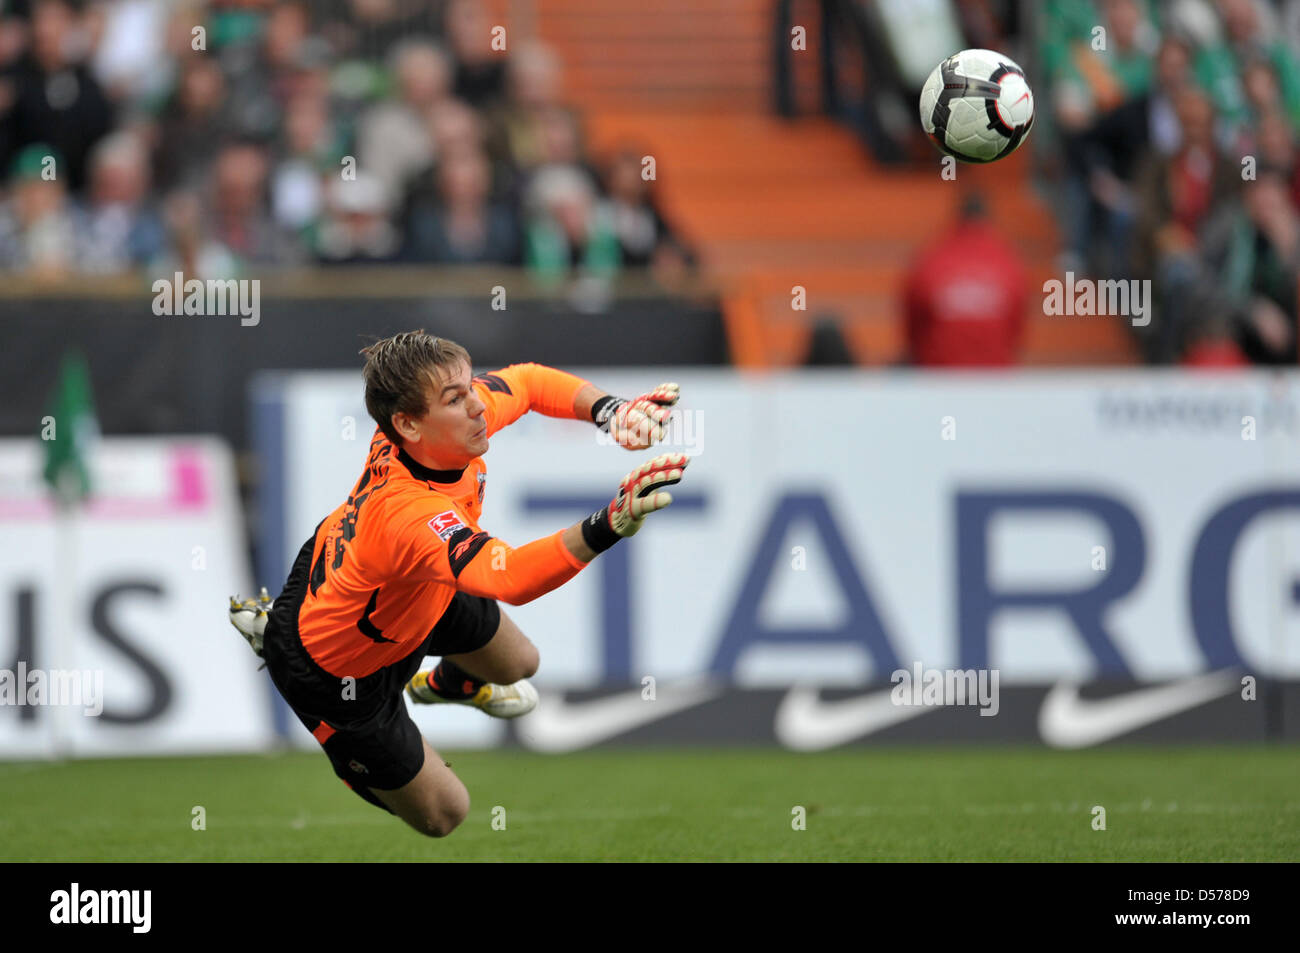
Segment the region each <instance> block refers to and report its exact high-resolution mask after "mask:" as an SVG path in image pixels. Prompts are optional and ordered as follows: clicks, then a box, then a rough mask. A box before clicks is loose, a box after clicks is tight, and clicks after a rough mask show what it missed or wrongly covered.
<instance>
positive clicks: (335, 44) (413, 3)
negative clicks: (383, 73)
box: [313, 0, 442, 60]
mask: <svg viewBox="0 0 1300 953" xmlns="http://www.w3.org/2000/svg"><path fill="white" fill-rule="evenodd" d="M313 6H314V7H315V8H317V9H318V10H319V13H318V17H319V19H320V20H321V22H322V26H321V31H320V32H321V36H322V37H323V38H324V39H325V40H326V41H327V42H328V43H329V46H330V49H331V50H332V51H333V53H334V55H335V56H336V57H340V58H353V57H357V58H367V59H380V60H381V59H383V58H384V56H385V55H386V54H387V52H388V51H389V50H390V49H391V48H392V47H393V46H395V45H396V44H398V43H400V42H401V41H402V40H405V39H407V38H408V37H412V36H437V35H438V34H439V32H440V31H441V25H442V24H441V21H442V9H441V6H440V4H438V3H435V2H431V0H315V2H314V3H313Z"/></svg>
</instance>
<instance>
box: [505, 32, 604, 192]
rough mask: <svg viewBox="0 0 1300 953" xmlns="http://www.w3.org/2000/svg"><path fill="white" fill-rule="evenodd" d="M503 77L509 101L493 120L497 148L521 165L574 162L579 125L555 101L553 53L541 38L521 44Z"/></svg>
mask: <svg viewBox="0 0 1300 953" xmlns="http://www.w3.org/2000/svg"><path fill="white" fill-rule="evenodd" d="M509 76H510V86H509V89H510V97H509V101H508V102H507V103H506V104H505V106H504V108H503V109H502V110H501V111H500V112H499V114H498V115H497V120H496V126H497V128H498V130H499V131H498V138H500V139H501V146H500V151H502V152H503V153H504V155H505V156H507V157H508V158H509V159H510V161H511V162H513V163H514V164H515V165H516V166H518V167H519V168H520V169H525V170H527V169H531V168H533V167H535V166H538V165H541V164H542V163H544V162H569V163H577V162H579V161H580V160H581V159H582V158H583V151H584V146H583V142H582V137H581V134H580V128H581V127H580V126H579V124H578V120H577V117H576V116H575V115H574V114H573V113H572V111H571V110H570V109H569V108H568V107H566V106H565V105H564V104H563V102H562V101H561V95H562V89H563V87H562V73H561V69H560V61H559V59H558V57H556V55H555V53H554V52H552V51H551V49H550V48H549V47H547V46H544V45H543V44H541V43H536V42H534V43H525V44H523V45H521V46H520V48H519V49H518V50H516V51H515V53H514V54H513V55H512V56H511V57H510V73H509Z"/></svg>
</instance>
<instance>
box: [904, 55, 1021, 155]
mask: <svg viewBox="0 0 1300 953" xmlns="http://www.w3.org/2000/svg"><path fill="white" fill-rule="evenodd" d="M1033 124H1034V94H1033V91H1032V90H1031V89H1030V88H1029V84H1028V83H1027V82H1025V72H1024V70H1022V69H1021V68H1020V67H1019V66H1017V65H1016V64H1015V63H1014V62H1013V61H1012V60H1010V59H1009V58H1007V57H1005V56H1003V55H1002V54H1001V53H995V52H994V51H993V50H962V51H961V52H960V53H955V54H953V55H952V56H950V57H948V58H947V59H946V60H944V61H943V62H942V63H940V64H939V65H938V66H936V67H935V68H934V72H932V73H931V74H930V77H929V78H928V79H927V80H926V81H925V86H923V87H922V88H921V126H922V127H923V128H924V129H925V132H926V135H928V136H929V137H930V139H931V140H933V142H934V144H935V145H936V146H938V147H939V148H940V149H941V150H942V151H944V152H946V153H947V154H948V155H950V156H953V157H954V158H957V159H960V160H962V161H963V162H992V161H994V160H995V159H1001V158H1002V157H1003V156H1008V155H1010V154H1011V153H1013V152H1015V151H1016V149H1018V148H1019V147H1020V144H1021V143H1022V142H1024V141H1025V136H1027V135H1028V134H1029V129H1030V127H1031V126H1033Z"/></svg>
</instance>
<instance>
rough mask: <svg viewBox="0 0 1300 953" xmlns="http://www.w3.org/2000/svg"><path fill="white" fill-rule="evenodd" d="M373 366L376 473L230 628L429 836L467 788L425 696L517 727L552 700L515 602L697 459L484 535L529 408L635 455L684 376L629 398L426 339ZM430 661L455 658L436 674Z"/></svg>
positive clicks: (642, 508)
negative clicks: (562, 514)
mask: <svg viewBox="0 0 1300 953" xmlns="http://www.w3.org/2000/svg"><path fill="white" fill-rule="evenodd" d="M361 353H362V354H363V355H364V356H365V359H366V363H365V368H364V371H363V376H364V379H365V400H366V409H367V410H368V411H369V413H370V415H371V416H372V417H373V418H374V419H375V423H376V424H377V426H376V429H375V434H374V437H373V438H372V440H371V442H370V452H369V456H368V458H367V460H366V465H365V470H364V471H363V472H362V474H361V476H360V478H359V479H358V480H357V482H356V485H355V486H354V487H353V489H352V492H351V494H349V496H348V498H347V500H346V501H345V502H344V503H342V504H341V505H340V506H339V507H338V508H337V509H335V510H334V512H332V513H331V514H330V515H329V516H327V517H325V519H324V520H322V521H321V522H320V524H319V525H318V526H317V527H316V531H315V532H314V533H313V534H312V537H311V538H310V539H308V540H307V541H306V542H305V543H304V544H303V546H302V548H301V550H300V551H299V553H298V556H297V558H296V559H295V560H294V563H293V568H292V569H291V570H290V572H289V578H288V580H287V581H286V582H285V584H284V588H283V589H282V590H281V592H280V594H279V595H278V596H277V597H276V598H275V599H274V600H272V599H271V598H270V597H269V595H268V594H267V592H266V590H265V589H264V590H262V595H261V598H259V599H257V600H247V601H243V602H241V601H240V600H239V599H238V598H234V599H232V600H231V606H230V620H231V622H232V623H233V624H234V625H235V627H236V628H237V629H238V630H239V631H240V632H241V633H242V634H243V635H244V637H245V638H246V639H247V640H248V641H249V644H250V645H252V647H253V650H254V651H255V652H257V654H258V655H259V656H261V657H262V658H263V659H264V660H265V661H266V668H267V671H268V673H269V674H270V676H271V680H272V681H273V682H274V683H275V687H276V689H277V690H278V691H279V692H280V694H281V695H282V696H283V697H284V700H285V701H286V702H287V703H288V705H289V707H290V708H292V709H293V711H294V713H295V714H296V715H297V717H298V718H299V720H300V721H302V723H303V724H304V725H305V726H306V728H307V730H308V731H310V732H311V733H312V735H313V736H314V737H315V738H316V740H317V741H318V742H319V743H320V745H321V747H322V748H323V749H324V752H325V754H326V756H327V757H328V758H329V760H330V763H331V764H332V765H333V768H334V773H335V774H336V775H338V777H340V778H341V779H342V780H343V782H344V783H345V784H347V785H348V787H349V788H351V789H352V790H353V791H355V792H356V793H357V794H358V795H360V796H361V797H362V798H364V799H365V800H367V801H369V802H370V803H371V804H374V805H376V806H377V807H380V808H383V809H384V810H386V811H389V812H390V813H392V814H395V815H396V816H398V817H400V818H401V819H402V820H404V821H406V823H408V824H409V825H411V826H412V827H414V828H415V829H416V830H418V831H420V832H421V833H424V834H428V835H430V836H433V837H441V836H445V835H447V834H449V833H451V831H452V830H454V829H455V828H456V826H457V825H459V824H460V823H461V822H462V821H463V820H464V819H465V817H466V815H467V814H468V812H469V793H468V792H467V791H466V789H465V785H464V784H463V783H461V780H460V779H459V778H458V777H457V776H456V775H455V774H454V773H453V772H452V770H451V768H450V766H449V765H447V764H446V763H445V762H444V761H443V760H442V758H441V757H439V756H438V754H437V752H435V751H434V750H433V749H432V748H431V747H430V746H429V743H428V742H427V741H425V740H424V738H423V737H422V736H421V735H420V732H419V730H418V729H417V728H416V726H415V723H414V722H413V721H412V720H411V717H410V715H409V713H408V712H407V708H406V705H405V704H404V703H403V700H402V693H403V691H405V693H406V694H407V696H408V697H409V698H410V699H411V700H412V701H413V702H415V703H418V704H431V705H436V704H461V705H471V706H473V707H476V708H479V709H480V710H482V711H484V712H486V713H487V714H488V715H491V716H494V717H497V718H516V717H518V716H520V715H524V714H527V713H528V712H529V711H531V710H532V709H533V708H534V707H535V706H536V704H537V690H536V689H535V688H534V687H533V686H532V684H531V683H529V681H528V678H529V676H531V675H533V674H534V673H535V672H536V671H537V666H538V652H537V647H536V646H535V645H534V644H533V643H532V642H531V641H529V639H528V638H527V637H526V636H525V635H524V634H523V632H521V631H520V630H519V627H518V626H517V625H515V623H514V622H513V621H512V620H511V619H510V617H509V616H507V615H506V613H505V612H503V611H502V610H501V607H500V606H499V604H498V603H499V602H507V603H509V604H510V605H523V604H524V603H527V602H531V601H532V600H533V599H536V598H537V597H538V596H541V595H544V594H545V593H547V592H550V591H551V590H553V589H556V588H558V587H559V586H562V585H563V584H564V583H566V582H568V581H569V580H570V579H572V578H573V577H574V576H576V575H577V574H578V573H579V572H580V571H581V570H582V569H583V568H584V567H585V566H587V565H588V564H589V563H590V562H591V561H592V560H593V559H595V558H596V556H597V555H598V554H600V553H602V552H604V551H605V550H607V549H609V548H610V547H611V546H614V545H615V544H616V543H618V542H619V541H620V540H623V539H626V538H628V537H629V536H633V535H635V534H636V533H637V532H638V531H639V530H640V529H641V525H642V523H643V522H644V520H645V518H646V517H647V516H649V515H650V514H651V513H654V512H655V511H656V510H661V509H663V508H664V507H666V506H668V505H669V504H670V503H672V496H671V495H670V494H669V493H667V492H665V490H664V488H665V487H667V486H670V485H672V484H675V483H678V482H680V480H681V478H682V474H683V472H684V471H685V469H686V466H687V463H688V462H689V458H688V457H687V456H686V455H685V454H663V455H660V456H657V457H655V458H654V459H652V460H648V461H646V462H645V463H642V464H640V465H639V466H637V467H636V468H635V469H633V470H632V471H631V472H630V473H628V474H627V475H626V476H625V477H623V479H622V480H621V481H620V482H619V483H618V485H617V487H615V489H614V492H613V495H612V498H611V499H610V502H609V504H608V505H606V506H604V507H602V508H601V509H599V510H597V511H596V512H595V513H592V514H591V516H589V517H587V518H586V519H583V520H581V521H580V522H577V523H574V524H573V525H572V526H569V527H567V528H565V529H562V530H559V531H557V532H555V533H552V534H551V535H548V536H544V537H542V538H541V539H537V540H534V541H532V542H530V543H526V544H524V545H522V546H519V547H517V548H516V547H512V546H510V545H509V544H507V543H505V542H504V541H503V540H501V539H498V538H496V537H494V536H492V535H491V534H490V533H488V532H486V531H485V530H483V529H482V528H481V527H480V526H479V523H478V520H479V516H480V514H481V513H482V509H483V497H484V492H485V488H486V478H487V464H486V463H485V462H484V461H483V454H485V453H486V452H487V450H488V439H489V438H490V437H491V436H492V435H493V434H495V433H496V432H497V431H499V430H501V429H502V428H504V427H507V426H509V425H510V424H512V423H513V422H514V421H516V420H518V419H519V418H520V417H522V416H523V415H524V414H525V413H527V412H529V411H534V412H537V413H541V414H545V415H546V416H548V417H566V418H573V419H577V420H588V421H591V423H592V424H593V425H594V426H596V427H598V428H600V429H601V430H605V431H607V432H608V433H609V435H610V437H611V439H612V442H614V443H617V444H618V445H619V446H622V447H624V448H626V449H628V450H645V449H647V448H649V447H651V446H653V445H654V444H655V443H656V442H658V441H659V440H661V439H663V436H664V433H665V428H666V425H667V422H668V420H669V418H670V416H671V414H672V408H673V405H674V404H676V403H677V400H678V388H677V385H676V384H663V385H661V386H660V387H658V388H656V389H655V390H653V391H650V392H649V393H646V394H642V395H640V396H639V397H635V398H632V399H630V400H624V399H622V398H619V397H615V396H613V395H610V394H607V393H605V392H604V391H602V390H600V389H599V388H597V387H596V386H595V385H593V384H591V383H589V382H587V381H585V380H583V379H582V378H580V377H576V376H574V375H572V374H568V373H566V372H564V371H560V370H556V369H554V368H550V367H545V366H542V365H539V364H512V365H510V366H509V367H505V368H502V369H501V370H498V371H494V372H492V373H490V374H483V375H480V376H478V377H472V376H471V375H472V370H471V367H472V364H471V361H470V356H469V353H468V352H467V351H466V350H465V349H464V348H463V347H461V346H460V345H458V344H455V343H453V342H451V341H448V340H446V339H444V338H437V337H434V336H432V335H429V334H427V333H425V332H424V331H409V332H406V333H403V334H398V335H396V336H394V337H391V338H387V339H385V340H383V341H379V342H377V343H375V344H372V345H371V346H369V347H367V348H365V349H363V350H362V352H361ZM425 656H439V657H440V659H441V660H440V661H439V663H438V664H437V666H435V667H434V668H432V669H428V670H421V663H422V662H423V660H424V658H425Z"/></svg>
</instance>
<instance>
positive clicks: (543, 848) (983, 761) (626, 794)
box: [0, 747, 1300, 861]
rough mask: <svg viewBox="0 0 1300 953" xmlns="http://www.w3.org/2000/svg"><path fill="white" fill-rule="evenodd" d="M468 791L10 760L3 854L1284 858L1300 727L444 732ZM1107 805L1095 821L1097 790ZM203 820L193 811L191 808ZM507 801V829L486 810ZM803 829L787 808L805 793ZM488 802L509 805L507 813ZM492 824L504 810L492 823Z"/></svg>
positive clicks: (1296, 793)
mask: <svg viewBox="0 0 1300 953" xmlns="http://www.w3.org/2000/svg"><path fill="white" fill-rule="evenodd" d="M444 757H445V758H446V759H447V760H449V761H450V762H451V763H452V766H453V768H454V770H455V771H456V772H457V773H458V774H459V775H460V777H461V779H462V780H464V782H465V784H466V786H467V787H468V788H469V791H470V796H471V798H472V800H473V804H472V807H471V809H470V815H469V817H468V819H467V820H466V821H465V823H464V824H463V825H461V827H460V828H459V829H458V830H456V831H455V833H453V834H452V835H451V836H450V837H448V838H444V839H441V840H434V839H429V838H425V837H421V836H419V835H418V834H416V833H415V832H413V831H411V830H409V829H408V828H407V827H406V826H405V825H404V824H402V823H401V822H400V821H398V820H397V819H395V818H393V817H391V816H389V815H387V814H385V813H383V812H381V811H379V810H378V809H376V808H374V807H371V806H370V805H368V804H366V803H364V802H363V801H361V799H360V798H358V797H356V796H355V795H354V794H352V793H351V792H349V791H348V790H347V789H346V788H344V786H343V784H342V782H340V781H338V780H337V779H335V778H334V776H333V774H332V773H331V772H330V770H329V765H328V763H327V762H326V760H325V758H324V757H323V756H322V755H320V754H316V753H305V752H303V753H298V752H295V753H285V754H275V755H262V756H256V755H254V756H231V757H195V758H148V759H143V758H142V759H131V760H116V759H114V760H99V761H80V762H71V763H45V762H24V763H8V764H0V860H4V861H13V860H20V861H54V860H57V861H242V860H306V861H389V860H393V861H401V860H409V861H444V860H475V861H500V860H507V861H513V860H682V861H692V860H704V861H710V860H725V861H734V860H763V861H770V860H840V861H844V860H849V861H870V860H886V861H893V860H931V861H959V860H960V861H965V860H995V861H996V860H1029V861H1265V860H1268V861H1282V860H1294V859H1295V858H1296V857H1297V856H1300V790H1298V789H1297V788H1296V785H1295V780H1296V778H1297V777H1300V748H1295V747H1234V748H1229V747H1222V748H1109V749H1098V750H1090V751H1082V752H1060V751H1049V750H1044V749H1032V750H1031V749H1026V748H971V747H965V748H908V749H899V748H884V747H881V748H860V749H851V750H847V749H846V750H840V751H834V752H828V753H822V754H794V753H790V752H786V751H779V750H767V749H758V750H756V749H743V750H742V749H730V750H683V749H668V750H665V749H630V748H623V749H607V750H598V751H590V752H583V753H580V754H571V755H562V756H541V755H535V754H528V753H523V752H517V751H499V750H498V751H483V752H451V753H447V752H444ZM1095 805H1100V806H1102V807H1104V808H1105V809H1106V830H1104V831H1097V830H1093V815H1092V809H1093V807H1094V806H1095ZM196 806H201V807H202V808H203V809H204V811H205V813H206V829H205V830H194V829H193V828H192V817H193V813H192V811H193V808H194V807H196ZM496 807H500V808H504V822H505V829H504V830H494V829H493V816H494V808H496ZM797 807H802V808H804V809H805V811H806V829H804V830H796V829H794V822H795V820H796V812H795V808H797ZM495 813H496V815H497V816H498V818H499V817H500V816H501V812H499V811H498V812H495ZM498 826H499V824H498Z"/></svg>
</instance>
